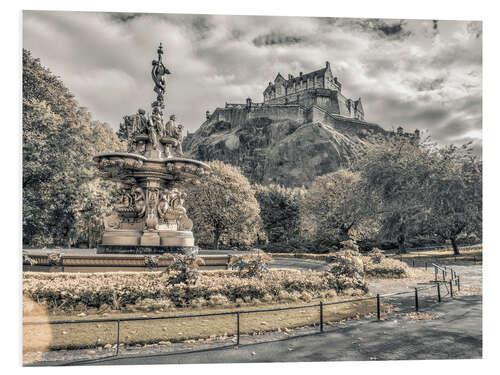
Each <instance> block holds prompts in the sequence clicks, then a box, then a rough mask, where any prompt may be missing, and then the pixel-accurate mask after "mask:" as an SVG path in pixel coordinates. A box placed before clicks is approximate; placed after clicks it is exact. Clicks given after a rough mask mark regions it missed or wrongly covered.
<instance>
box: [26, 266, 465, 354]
mask: <svg viewBox="0 0 500 375" xmlns="http://www.w3.org/2000/svg"><path fill="white" fill-rule="evenodd" d="M432 266H433V267H434V269H435V280H434V281H433V283H434V285H430V286H427V287H420V288H419V287H416V288H414V289H413V290H410V291H402V292H395V293H387V294H377V295H376V296H372V297H364V298H355V299H349V300H342V301H333V302H323V301H320V302H319V303H314V304H309V305H299V306H287V307H276V308H270V309H255V310H238V311H223V312H213V313H203V314H184V315H167V316H154V317H130V318H108V319H87V320H83V319H82V320H55V321H49V322H23V324H24V325H27V326H28V325H44V324H49V325H57V324H84V323H85V324H88V323H116V351H115V353H114V354H113V355H111V356H106V357H99V358H98V359H99V360H101V359H106V358H111V357H116V356H118V354H119V349H120V345H121V344H120V323H122V322H131V321H145V320H147V321H151V320H169V319H185V318H200V317H210V316H221V315H234V316H235V317H236V343H235V345H236V346H238V345H240V337H241V332H240V320H241V315H243V314H254V313H265V312H276V311H286V310H300V309H307V308H315V307H318V308H319V311H318V312H319V332H320V333H322V332H324V321H323V310H324V307H325V306H331V305H340V304H344V303H353V302H362V301H368V300H376V316H377V321H380V320H382V307H381V305H382V300H383V299H388V298H390V297H394V296H402V295H405V294H410V295H411V294H413V296H414V308H415V311H416V312H418V311H419V309H420V305H419V292H422V291H424V290H430V289H432V288H436V298H437V302H438V303H440V302H442V298H443V297H444V296H443V295H442V293H441V284H444V285H445V287H446V289H447V294H446V295H450V298H454V292H453V286H454V285H455V287H456V288H457V290H458V291H460V276H459V275H458V274H457V273H456V272H455V271H454V270H453V269H446V267H444V268H443V267H440V266H439V265H437V264H434V263H433V264H432ZM438 270H439V271H441V273H442V275H443V276H442V277H443V279H442V280H441V279H438V277H437V274H438ZM448 274H449V275H450V279H449V280H446V275H448ZM448 288H449V289H448ZM76 362H79V361H75V362H74V363H76Z"/></svg>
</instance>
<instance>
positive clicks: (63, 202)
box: [23, 50, 122, 247]
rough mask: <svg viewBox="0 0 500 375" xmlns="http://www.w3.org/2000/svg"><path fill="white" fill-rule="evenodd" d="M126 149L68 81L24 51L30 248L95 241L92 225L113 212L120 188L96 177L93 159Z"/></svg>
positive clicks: (25, 227)
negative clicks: (111, 206) (83, 104)
mask: <svg viewBox="0 0 500 375" xmlns="http://www.w3.org/2000/svg"><path fill="white" fill-rule="evenodd" d="M120 149H122V145H121V143H120V141H119V140H118V138H117V136H116V135H115V134H114V132H113V131H112V129H111V128H109V126H107V125H106V124H104V123H101V122H98V121H95V120H92V118H91V117H90V114H89V113H88V112H87V111H86V110H85V108H82V107H80V106H79V105H78V103H77V101H76V100H75V99H74V96H73V95H72V94H71V92H70V91H69V90H68V88H66V87H65V86H64V84H63V83H62V81H61V80H60V79H59V78H58V77H56V76H55V75H54V74H53V73H51V72H50V71H49V70H48V69H47V68H45V67H43V66H42V65H41V63H40V60H39V59H36V58H34V57H33V56H32V55H31V53H30V52H29V51H28V50H23V244H24V245H25V246H29V247H33V246H61V245H71V244H74V243H75V242H77V241H78V240H79V239H85V240H88V239H89V225H91V222H92V221H93V220H95V218H97V217H100V216H101V214H102V213H103V211H107V210H109V204H110V201H111V200H112V198H113V197H112V191H113V189H112V187H113V186H114V184H113V183H109V182H104V181H102V180H101V179H99V178H96V176H97V169H96V168H95V166H94V165H93V161H92V157H93V156H95V155H96V154H98V153H102V152H105V151H119V150H120ZM94 224H95V223H94Z"/></svg>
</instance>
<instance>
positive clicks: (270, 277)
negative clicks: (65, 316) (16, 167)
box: [23, 270, 368, 311]
mask: <svg viewBox="0 0 500 375" xmlns="http://www.w3.org/2000/svg"><path fill="white" fill-rule="evenodd" d="M169 277H170V275H169V274H167V273H164V272H147V273H144V272H129V273H123V272H113V273H78V274H71V273H62V272H61V273H42V272H25V273H24V274H23V294H24V295H25V296H27V297H30V298H31V299H33V300H34V301H37V302H38V303H42V304H44V305H45V306H47V308H48V309H50V310H55V309H59V310H63V311H71V310H72V309H74V308H75V307H76V306H79V308H86V309H89V308H99V307H100V306H103V305H108V306H111V307H112V308H114V309H122V308H124V307H125V306H128V305H132V306H134V305H136V306H151V308H152V309H157V308H163V309H169V308H174V307H183V306H195V305H202V304H204V303H210V301H212V302H213V303H216V301H217V303H223V304H227V303H236V304H239V305H241V304H243V303H244V302H252V301H255V300H257V299H259V300H269V296H270V297H271V298H272V299H273V300H276V301H291V300H294V301H298V300H299V299H300V298H301V295H302V293H303V292H307V293H309V294H310V296H311V298H313V297H319V296H321V292H327V293H330V294H333V293H335V294H337V295H345V290H348V289H352V290H354V291H357V292H359V293H361V294H363V293H366V292H368V287H367V284H366V282H365V281H364V280H360V279H356V278H350V277H347V276H345V275H341V276H335V275H333V274H332V273H330V272H316V271H298V270H272V271H270V272H267V273H264V274H263V275H262V278H256V277H252V278H241V277H239V275H238V273H237V272H235V271H217V272H211V271H202V272H200V273H199V279H198V282H197V283H196V284H186V283H176V284H172V283H170V282H169ZM146 300H148V301H146ZM149 300H151V301H149ZM152 301H155V302H152ZM158 301H160V302H158ZM167 301H168V302H167ZM204 301H206V302H204Z"/></svg>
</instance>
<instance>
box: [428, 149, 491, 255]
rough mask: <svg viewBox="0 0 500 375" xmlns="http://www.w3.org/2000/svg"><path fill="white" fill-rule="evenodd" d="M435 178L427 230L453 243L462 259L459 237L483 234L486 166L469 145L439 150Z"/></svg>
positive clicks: (431, 185) (432, 186)
mask: <svg viewBox="0 0 500 375" xmlns="http://www.w3.org/2000/svg"><path fill="white" fill-rule="evenodd" d="M438 156H439V159H438V163H437V164H436V166H435V171H434V174H433V176H432V178H431V184H430V191H429V195H428V198H429V201H428V204H429V206H430V213H429V215H428V217H427V222H426V227H427V230H428V231H429V232H430V233H433V234H437V235H438V236H440V237H441V238H443V239H444V240H450V241H451V244H452V246H453V252H454V253H455V254H456V255H458V254H459V250H458V245H457V237H458V236H459V235H460V234H463V233H475V234H478V237H481V232H482V164H481V163H480V161H479V160H478V159H477V157H476V156H474V154H473V153H472V150H471V149H470V147H469V145H468V144H466V145H463V146H462V147H456V146H454V145H451V146H448V147H445V148H442V149H440V150H439V154H438Z"/></svg>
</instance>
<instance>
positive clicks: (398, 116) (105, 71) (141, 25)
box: [23, 11, 482, 152]
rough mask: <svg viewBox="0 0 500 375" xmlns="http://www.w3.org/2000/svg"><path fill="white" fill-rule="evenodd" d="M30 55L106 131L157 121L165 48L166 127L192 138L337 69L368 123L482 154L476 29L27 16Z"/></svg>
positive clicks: (327, 21) (469, 25) (417, 23)
mask: <svg viewBox="0 0 500 375" xmlns="http://www.w3.org/2000/svg"><path fill="white" fill-rule="evenodd" d="M23 18H24V35H23V37H24V48H27V49H29V50H31V51H32V53H33V55H34V56H36V57H39V58H40V59H41V62H42V64H44V65H45V66H47V67H48V68H49V69H50V70H51V71H53V72H54V73H55V74H57V75H58V76H60V77H61V79H62V80H63V81H64V83H65V84H66V85H67V86H68V87H69V88H70V90H71V91H72V92H73V93H74V94H75V96H76V98H77V99H78V101H79V102H80V103H81V105H83V106H85V107H87V108H88V109H89V111H90V112H91V113H92V114H93V116H94V117H95V118H96V119H99V120H101V121H106V122H108V123H109V124H110V125H111V126H112V127H113V128H117V127H118V125H119V123H120V121H121V119H122V116H124V115H126V114H130V113H134V112H135V111H136V110H137V109H138V108H144V109H146V110H149V109H150V105H151V102H152V101H153V100H154V93H153V91H152V87H153V83H152V81H151V78H150V69H151V60H153V59H154V58H156V56H155V55H156V48H157V46H158V44H159V42H160V41H161V42H162V43H163V44H164V46H165V47H166V65H167V67H168V68H169V69H170V71H171V72H172V74H171V75H170V76H169V77H168V81H167V93H168V94H167V111H166V112H167V115H169V114H171V113H176V115H177V118H178V119H179V120H180V121H181V122H182V123H183V124H184V125H185V126H186V128H187V129H188V130H189V131H194V130H196V129H197V128H198V127H199V126H200V124H201V123H202V122H203V121H204V114H205V111H206V110H210V111H213V110H214V109H215V108H216V107H222V106H224V104H225V103H226V102H232V103H243V102H244V101H245V99H246V98H247V97H251V98H253V100H254V101H262V91H263V89H264V88H265V87H266V85H267V82H269V81H270V80H273V79H274V77H275V76H276V74H277V73H278V72H280V73H281V74H282V75H284V76H286V75H287V74H288V73H291V74H293V75H298V73H299V72H309V71H312V70H316V69H319V68H321V67H323V66H324V64H325V62H326V61H330V63H331V66H332V70H333V73H334V75H336V76H337V77H338V78H339V80H340V81H341V82H342V83H343V89H342V91H343V93H344V95H346V96H348V97H352V98H358V97H362V100H363V106H364V109H365V113H366V119H367V120H368V121H370V122H375V123H378V124H380V125H381V126H382V127H384V128H386V129H394V128H396V127H398V126H400V125H401V126H403V127H404V128H405V129H406V130H407V131H413V130H414V129H416V128H419V129H421V130H423V131H425V130H427V132H428V133H429V134H430V135H431V136H432V137H433V138H434V139H435V140H437V141H439V142H442V143H451V142H453V143H463V142H467V141H472V142H473V143H474V146H475V148H476V149H477V150H478V152H480V150H481V139H482V133H481V124H482V24H481V23H480V22H468V21H438V20H380V19H347V18H337V19H336V18H310V17H263V16H258V17H250V16H211V15H182V14H138V13H84V12H41V11H28V12H24V17H23Z"/></svg>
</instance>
